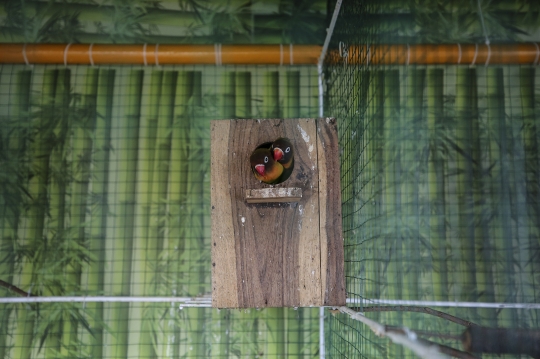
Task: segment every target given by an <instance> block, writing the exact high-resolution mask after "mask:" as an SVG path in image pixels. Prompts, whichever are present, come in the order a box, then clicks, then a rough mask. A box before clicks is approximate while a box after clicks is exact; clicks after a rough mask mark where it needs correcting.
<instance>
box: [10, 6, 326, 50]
mask: <svg viewBox="0 0 540 359" xmlns="http://www.w3.org/2000/svg"><path fill="white" fill-rule="evenodd" d="M326 8H327V1H326V0H300V1H288V0H270V1H246V0H227V1H222V0H160V1H146V0H130V1H123V0H97V1H87V0H74V1H62V0H52V1H48V0H47V1H43V0H35V1H21V0H2V1H0V20H2V22H1V24H0V42H27V43H31V42H39V43H44V42H48V43H69V42H73V43H79V42H80V43H144V42H147V43H161V44H178V43H187V44H213V43H222V44H289V43H293V44H322V42H323V41H324V37H325V35H326V33H325V29H326V23H325V22H326Z"/></svg>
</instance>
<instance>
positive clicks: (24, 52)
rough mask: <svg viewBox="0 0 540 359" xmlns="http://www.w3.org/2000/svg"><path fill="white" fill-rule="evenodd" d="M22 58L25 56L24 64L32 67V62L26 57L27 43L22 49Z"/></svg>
mask: <svg viewBox="0 0 540 359" xmlns="http://www.w3.org/2000/svg"><path fill="white" fill-rule="evenodd" d="M22 56H23V59H24V62H25V63H26V66H30V62H28V57H27V56H26V43H25V44H24V45H23V48H22Z"/></svg>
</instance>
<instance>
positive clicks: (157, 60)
mask: <svg viewBox="0 0 540 359" xmlns="http://www.w3.org/2000/svg"><path fill="white" fill-rule="evenodd" d="M154 60H155V62H156V66H157V67H159V44H156V47H154Z"/></svg>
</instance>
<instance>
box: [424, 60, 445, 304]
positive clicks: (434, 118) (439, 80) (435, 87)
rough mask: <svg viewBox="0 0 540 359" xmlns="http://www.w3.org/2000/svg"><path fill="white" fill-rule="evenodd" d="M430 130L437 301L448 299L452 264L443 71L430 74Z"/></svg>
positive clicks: (431, 240) (430, 225) (430, 216)
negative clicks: (442, 129)
mask: <svg viewBox="0 0 540 359" xmlns="http://www.w3.org/2000/svg"><path fill="white" fill-rule="evenodd" d="M426 81H427V89H426V96H427V130H428V146H429V160H428V195H429V207H430V210H429V235H430V242H431V243H432V246H433V250H432V256H433V274H432V281H433V294H434V298H436V299H437V300H446V299H447V298H448V263H447V262H446V259H447V247H448V242H447V238H446V222H445V216H446V213H445V206H444V203H445V191H444V189H445V175H444V158H443V157H442V153H441V151H440V149H439V148H438V147H439V146H440V139H438V138H437V137H436V133H437V127H438V126H439V123H440V121H441V118H442V114H443V89H444V85H443V73H442V71H441V70H439V69H431V70H429V71H428V72H427V79H426Z"/></svg>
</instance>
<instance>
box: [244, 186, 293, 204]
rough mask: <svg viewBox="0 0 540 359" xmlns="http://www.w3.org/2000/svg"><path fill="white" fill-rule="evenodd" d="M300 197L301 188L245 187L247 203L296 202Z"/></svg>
mask: <svg viewBox="0 0 540 359" xmlns="http://www.w3.org/2000/svg"><path fill="white" fill-rule="evenodd" d="M301 199H302V189H301V188H296V187H292V188H262V189H247V190H246V202H247V203H272V202H274V203H276V202H281V203H283V202H298V201H299V200H301Z"/></svg>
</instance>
